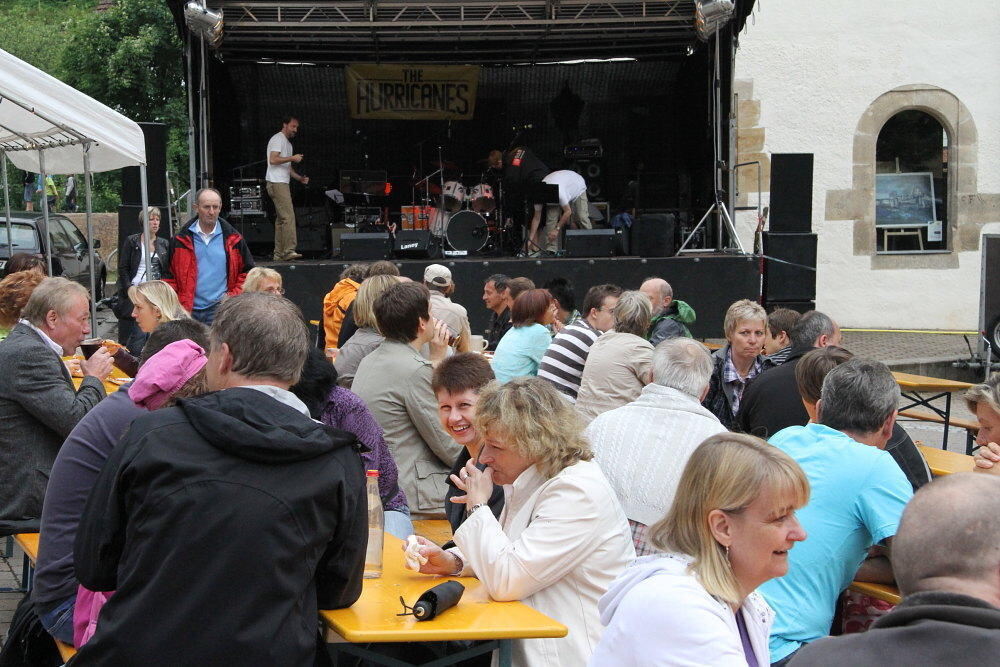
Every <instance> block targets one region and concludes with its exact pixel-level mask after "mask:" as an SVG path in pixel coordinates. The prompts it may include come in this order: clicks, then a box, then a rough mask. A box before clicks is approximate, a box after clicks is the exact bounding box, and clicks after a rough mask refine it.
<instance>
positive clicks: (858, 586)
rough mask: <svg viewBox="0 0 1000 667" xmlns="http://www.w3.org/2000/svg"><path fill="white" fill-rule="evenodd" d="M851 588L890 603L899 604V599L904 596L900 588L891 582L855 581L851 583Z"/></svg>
mask: <svg viewBox="0 0 1000 667" xmlns="http://www.w3.org/2000/svg"><path fill="white" fill-rule="evenodd" d="M850 590H852V591H854V592H855V593H862V594H864V595H869V596H871V597H873V598H876V599H878V600H885V601H886V602H888V603H889V604H899V601H900V600H902V597H900V595H899V589H898V588H896V587H895V586H890V585H889V584H870V583H868V582H866V581H855V582H854V583H852V584H851V585H850Z"/></svg>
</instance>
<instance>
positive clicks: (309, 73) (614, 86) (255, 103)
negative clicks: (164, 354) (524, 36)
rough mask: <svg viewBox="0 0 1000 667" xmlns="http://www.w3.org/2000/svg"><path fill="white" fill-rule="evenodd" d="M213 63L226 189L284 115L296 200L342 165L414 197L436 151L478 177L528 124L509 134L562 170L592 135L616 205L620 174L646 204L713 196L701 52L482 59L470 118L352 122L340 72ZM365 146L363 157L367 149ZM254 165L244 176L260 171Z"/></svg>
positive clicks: (699, 202)
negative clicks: (292, 121) (637, 186)
mask: <svg viewBox="0 0 1000 667" xmlns="http://www.w3.org/2000/svg"><path fill="white" fill-rule="evenodd" d="M210 62H211V67H212V71H211V78H210V81H211V91H210V97H211V130H210V135H209V136H210V143H211V150H212V163H213V174H212V176H213V180H214V182H215V184H216V185H217V186H219V187H221V188H223V189H225V188H226V187H227V186H228V185H229V181H230V179H231V178H232V177H233V176H234V173H233V171H232V170H233V168H234V167H237V166H239V165H242V164H247V163H251V162H255V161H260V160H263V159H264V153H265V147H266V144H267V140H268V138H269V137H270V136H271V135H272V134H274V133H275V132H276V131H278V130H279V129H280V119H281V117H282V116H283V115H285V114H292V115H295V116H297V117H298V118H299V119H300V121H301V126H300V130H299V135H298V137H296V139H295V140H294V142H293V144H294V147H295V151H296V152H300V153H303V154H304V155H305V160H304V161H303V162H302V163H301V164H300V165H298V166H297V167H296V168H297V169H298V170H299V171H300V172H301V173H304V174H306V175H308V176H310V178H311V180H312V183H311V185H310V188H309V189H308V190H305V189H303V188H302V187H301V186H298V185H297V184H295V185H293V197H294V198H295V200H296V201H295V203H296V205H297V206H320V205H322V204H323V196H322V192H323V189H325V188H326V187H327V186H328V185H330V184H333V183H335V179H336V178H337V174H338V170H339V169H364V168H366V167H367V168H371V169H385V170H386V171H387V172H388V173H389V176H390V179H391V181H392V182H393V185H394V192H393V196H392V199H391V200H390V206H391V207H392V208H395V209H397V210H398V207H399V206H400V205H401V204H406V203H409V202H410V201H411V186H410V183H411V178H412V176H413V174H414V173H415V171H417V170H419V166H420V158H421V150H420V146H419V143H420V142H421V141H424V142H425V143H424V144H423V151H422V157H423V168H424V173H429V172H430V171H433V169H434V167H432V166H431V164H430V163H431V162H432V161H435V160H437V146H438V145H439V144H440V145H442V146H443V152H444V158H445V160H447V161H451V162H453V163H455V164H457V165H459V166H460V167H461V168H462V169H463V170H464V175H465V178H466V179H470V178H471V179H475V178H476V177H477V176H478V175H479V173H480V170H481V169H482V168H483V164H482V163H479V162H477V161H478V160H480V159H482V158H485V157H486V155H487V153H488V152H489V150H490V149H492V148H505V147H506V146H507V145H508V144H509V143H510V142H511V141H512V140H513V139H514V135H515V132H514V131H513V129H512V128H513V127H514V126H521V125H526V124H531V125H533V128H532V129H529V130H526V131H524V133H523V134H522V135H521V137H520V138H519V139H518V143H520V144H524V145H527V146H529V147H531V148H532V149H533V150H534V151H535V152H536V153H537V154H538V155H539V157H541V158H542V160H543V161H545V162H546V164H547V165H548V166H549V167H550V168H551V169H560V168H569V167H570V166H571V165H570V161H568V160H565V159H564V158H563V155H562V149H563V146H564V145H565V144H567V143H571V142H573V141H577V140H580V139H585V138H591V137H594V138H598V139H600V140H601V142H602V144H603V146H604V149H605V153H604V158H603V160H601V170H602V174H603V179H604V181H603V184H602V185H603V190H604V192H605V193H606V195H607V197H606V199H608V200H610V201H611V202H612V206H613V207H617V206H621V205H623V204H625V203H626V200H625V197H626V194H627V183H628V182H629V181H630V180H634V178H635V175H636V173H637V171H639V172H640V173H641V183H642V189H641V193H640V198H641V199H640V204H641V206H642V207H643V208H651V207H652V208H681V209H690V208H694V209H701V208H704V207H705V206H707V205H708V201H706V200H709V198H710V196H711V171H710V169H711V161H712V158H711V129H710V114H709V111H708V106H707V104H708V95H709V85H708V84H709V79H708V71H707V66H708V62H709V60H708V58H704V57H700V53H699V55H698V56H695V57H691V58H685V59H682V60H672V61H662V62H637V61H626V62H600V63H583V64H578V65H531V66H498V67H483V68H482V70H481V76H480V83H479V93H478V98H477V103H476V114H475V118H474V119H472V120H469V121H452V122H451V124H450V126H449V123H448V122H447V121H420V120H414V121H401V120H363V121H360V120H352V119H351V118H349V116H348V111H347V99H346V94H345V90H344V70H343V68H342V67H339V66H322V65H316V66H306V65H279V64H253V63H231V64H230V63H220V62H218V61H216V60H212V61H210ZM366 154H367V156H368V157H367V164H366V158H365V155H366ZM263 173H264V166H263V165H262V164H260V165H257V166H255V167H250V168H247V169H246V170H245V174H244V176H246V177H258V178H262V177H263Z"/></svg>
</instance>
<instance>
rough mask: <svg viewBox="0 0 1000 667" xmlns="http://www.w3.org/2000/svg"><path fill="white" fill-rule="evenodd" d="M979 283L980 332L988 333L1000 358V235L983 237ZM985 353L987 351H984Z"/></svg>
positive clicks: (995, 354) (988, 337)
mask: <svg viewBox="0 0 1000 667" xmlns="http://www.w3.org/2000/svg"><path fill="white" fill-rule="evenodd" d="M981 238H982V246H983V247H982V254H983V264H982V280H980V281H979V330H980V331H984V332H986V338H987V339H988V340H989V341H990V346H991V347H992V349H993V356H994V357H996V358H1000V234H983V235H982V237H981ZM983 352H985V350H983Z"/></svg>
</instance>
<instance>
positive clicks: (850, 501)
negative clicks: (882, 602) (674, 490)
mask: <svg viewBox="0 0 1000 667" xmlns="http://www.w3.org/2000/svg"><path fill="white" fill-rule="evenodd" d="M898 401H899V387H898V385H897V384H896V380H895V378H893V376H892V373H890V372H889V369H888V368H887V367H886V366H885V365H884V364H882V363H879V362H877V361H871V360H866V359H861V358H855V359H852V360H850V361H848V362H846V363H844V364H842V365H840V366H838V367H837V368H835V369H833V370H832V371H830V373H829V374H828V375H827V376H826V378H825V379H824V380H823V389H822V393H821V399H820V401H819V403H818V404H817V412H818V422H819V423H810V424H807V425H806V426H791V427H789V428H786V429H784V430H781V431H779V432H778V433H776V434H775V435H774V436H772V438H771V440H770V442H771V444H773V445H775V446H776V447H778V448H780V449H781V450H782V451H784V452H785V453H786V454H788V455H789V456H791V457H792V458H793V459H795V460H796V462H798V464H799V465H800V466H802V469H803V470H804V471H805V473H806V476H807V477H808V478H809V485H810V497H809V503H808V504H807V505H806V506H805V507H803V508H802V509H801V510H799V511H798V512H797V513H796V514H797V516H798V519H799V522H800V523H801V524H802V527H803V528H804V529H805V530H806V533H807V534H808V535H809V537H808V539H806V541H805V542H802V543H801V544H797V545H795V548H794V549H792V550H791V551H789V552H788V554H789V555H788V559H789V563H788V574H786V575H785V576H784V577H781V578H779V579H772V580H771V581H769V582H766V583H765V584H764V585H762V586H761V588H760V592H761V593H762V594H763V595H764V597H765V598H766V599H767V601H768V603H769V604H770V605H771V607H773V608H774V611H775V613H776V617H775V621H774V625H773V626H772V628H771V639H770V649H771V661H772V664H778V665H784V664H785V663H786V662H787V661H788V660H789V659H790V658H791V656H792V654H793V653H794V652H795V651H796V650H798V649H799V647H801V646H802V645H803V644H805V643H808V642H811V641H813V640H815V639H819V638H820V637H825V636H827V635H829V634H830V625H831V623H832V622H833V616H834V610H835V607H836V603H837V597H838V596H839V595H840V593H841V591H843V590H844V589H845V588H847V587H848V586H849V585H850V583H851V581H853V580H855V579H860V580H863V581H873V582H878V583H892V581H893V579H892V566H891V564H890V562H889V558H888V552H889V550H888V547H889V544H890V542H891V539H892V536H893V535H895V534H896V528H897V526H898V525H899V519H900V517H901V516H902V514H903V508H904V507H905V506H906V503H907V502H908V501H909V499H910V497H911V496H912V495H913V489H912V486H911V485H910V483H909V482H908V481H907V479H906V476H905V475H904V474H903V471H902V470H900V468H899V466H898V465H897V464H896V462H895V461H894V460H893V458H892V456H891V455H890V454H888V453H887V452H885V451H882V450H883V448H884V447H885V444H886V443H887V442H888V440H889V437H890V435H891V434H892V427H893V424H894V423H895V420H896V406H897V404H898ZM873 545H883V546H885V547H886V549H885V554H886V555H884V556H882V555H880V556H876V557H873V558H868V557H867V556H868V549H869V547H871V546H873Z"/></svg>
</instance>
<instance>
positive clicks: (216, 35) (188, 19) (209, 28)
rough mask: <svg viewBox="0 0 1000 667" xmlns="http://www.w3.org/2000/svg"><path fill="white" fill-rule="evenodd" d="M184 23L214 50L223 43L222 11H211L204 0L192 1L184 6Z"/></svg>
mask: <svg viewBox="0 0 1000 667" xmlns="http://www.w3.org/2000/svg"><path fill="white" fill-rule="evenodd" d="M184 22H185V23H186V24H187V27H188V29H189V30H190V31H191V32H193V33H194V34H196V35H198V36H199V37H203V38H204V39H205V41H206V42H207V43H208V45H209V46H211V47H212V48H216V47H218V46H219V44H221V43H222V10H219V11H213V10H211V9H209V8H208V7H206V6H205V3H204V2H203V0H190V2H188V3H187V4H186V5H184Z"/></svg>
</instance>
